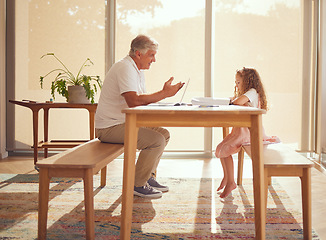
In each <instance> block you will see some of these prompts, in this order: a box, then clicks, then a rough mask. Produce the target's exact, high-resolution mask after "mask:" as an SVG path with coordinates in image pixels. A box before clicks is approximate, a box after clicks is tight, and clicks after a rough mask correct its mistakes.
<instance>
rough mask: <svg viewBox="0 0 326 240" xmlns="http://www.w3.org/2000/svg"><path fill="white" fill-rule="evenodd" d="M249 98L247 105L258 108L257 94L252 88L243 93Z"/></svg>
mask: <svg viewBox="0 0 326 240" xmlns="http://www.w3.org/2000/svg"><path fill="white" fill-rule="evenodd" d="M243 95H245V96H247V97H248V98H249V101H250V102H249V106H250V107H255V108H259V107H260V106H259V95H258V93H257V91H256V89H254V88H250V89H249V90H248V91H247V92H246V93H245V94H243Z"/></svg>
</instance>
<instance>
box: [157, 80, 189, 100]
mask: <svg viewBox="0 0 326 240" xmlns="http://www.w3.org/2000/svg"><path fill="white" fill-rule="evenodd" d="M173 79H174V77H171V78H170V79H169V80H168V81H166V82H165V83H164V86H163V90H162V91H163V92H164V95H165V97H172V96H174V95H175V94H176V93H177V92H178V91H179V90H180V89H181V88H182V87H183V85H184V84H185V83H184V82H178V83H176V84H174V85H172V81H173Z"/></svg>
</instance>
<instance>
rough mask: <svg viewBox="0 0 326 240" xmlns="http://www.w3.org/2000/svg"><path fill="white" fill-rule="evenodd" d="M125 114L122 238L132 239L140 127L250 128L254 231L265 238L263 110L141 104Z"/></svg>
mask: <svg viewBox="0 0 326 240" xmlns="http://www.w3.org/2000/svg"><path fill="white" fill-rule="evenodd" d="M122 112H123V113H125V114H126V126H125V142H124V144H125V145H124V148H125V150H124V167H123V188H122V210H121V229H120V239H130V236H131V227H132V208H133V192H134V178H135V161H136V147H137V135H138V129H139V128H140V127H223V128H227V127H248V128H249V130H250V136H251V152H252V170H253V191H254V212H255V234H256V239H265V225H266V206H265V194H264V162H263V154H262V150H263V141H262V138H263V137H262V114H265V113H266V111H265V110H262V109H257V108H252V107H243V106H235V105H227V106H216V107H200V106H157V105H149V106H140V107H135V108H126V109H124V110H122Z"/></svg>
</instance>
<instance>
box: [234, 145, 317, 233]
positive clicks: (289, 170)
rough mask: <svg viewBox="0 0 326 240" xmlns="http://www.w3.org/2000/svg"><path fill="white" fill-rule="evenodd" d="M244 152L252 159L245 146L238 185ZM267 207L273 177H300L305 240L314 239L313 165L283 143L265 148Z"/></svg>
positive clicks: (239, 174)
mask: <svg viewBox="0 0 326 240" xmlns="http://www.w3.org/2000/svg"><path fill="white" fill-rule="evenodd" d="M244 151H245V152H246V153H247V154H248V155H249V157H251V147H250V145H247V146H243V147H242V148H241V150H240V152H239V154H238V178H237V184H238V185H241V184H242V171H243V159H244ZM263 156H264V172H265V191H266V195H265V196H266V203H265V204H266V206H267V194H268V185H270V184H271V177H273V176H282V177H285V176H291V177H300V179H301V195H302V215H303V234H304V239H311V238H312V231H311V230H312V224H311V167H313V165H314V164H313V163H312V162H311V161H310V160H308V159H307V158H305V157H303V156H302V155H300V154H299V153H297V152H295V151H293V150H292V149H290V148H289V147H287V146H285V145H284V144H282V143H275V144H268V145H264V146H263Z"/></svg>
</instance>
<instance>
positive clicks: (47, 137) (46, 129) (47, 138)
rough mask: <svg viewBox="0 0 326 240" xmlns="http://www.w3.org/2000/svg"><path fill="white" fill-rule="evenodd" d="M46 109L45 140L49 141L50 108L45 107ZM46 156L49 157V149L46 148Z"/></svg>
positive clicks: (44, 109)
mask: <svg viewBox="0 0 326 240" xmlns="http://www.w3.org/2000/svg"><path fill="white" fill-rule="evenodd" d="M43 111H44V142H47V141H49V108H43ZM44 157H45V158H47V157H48V149H47V148H44Z"/></svg>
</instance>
